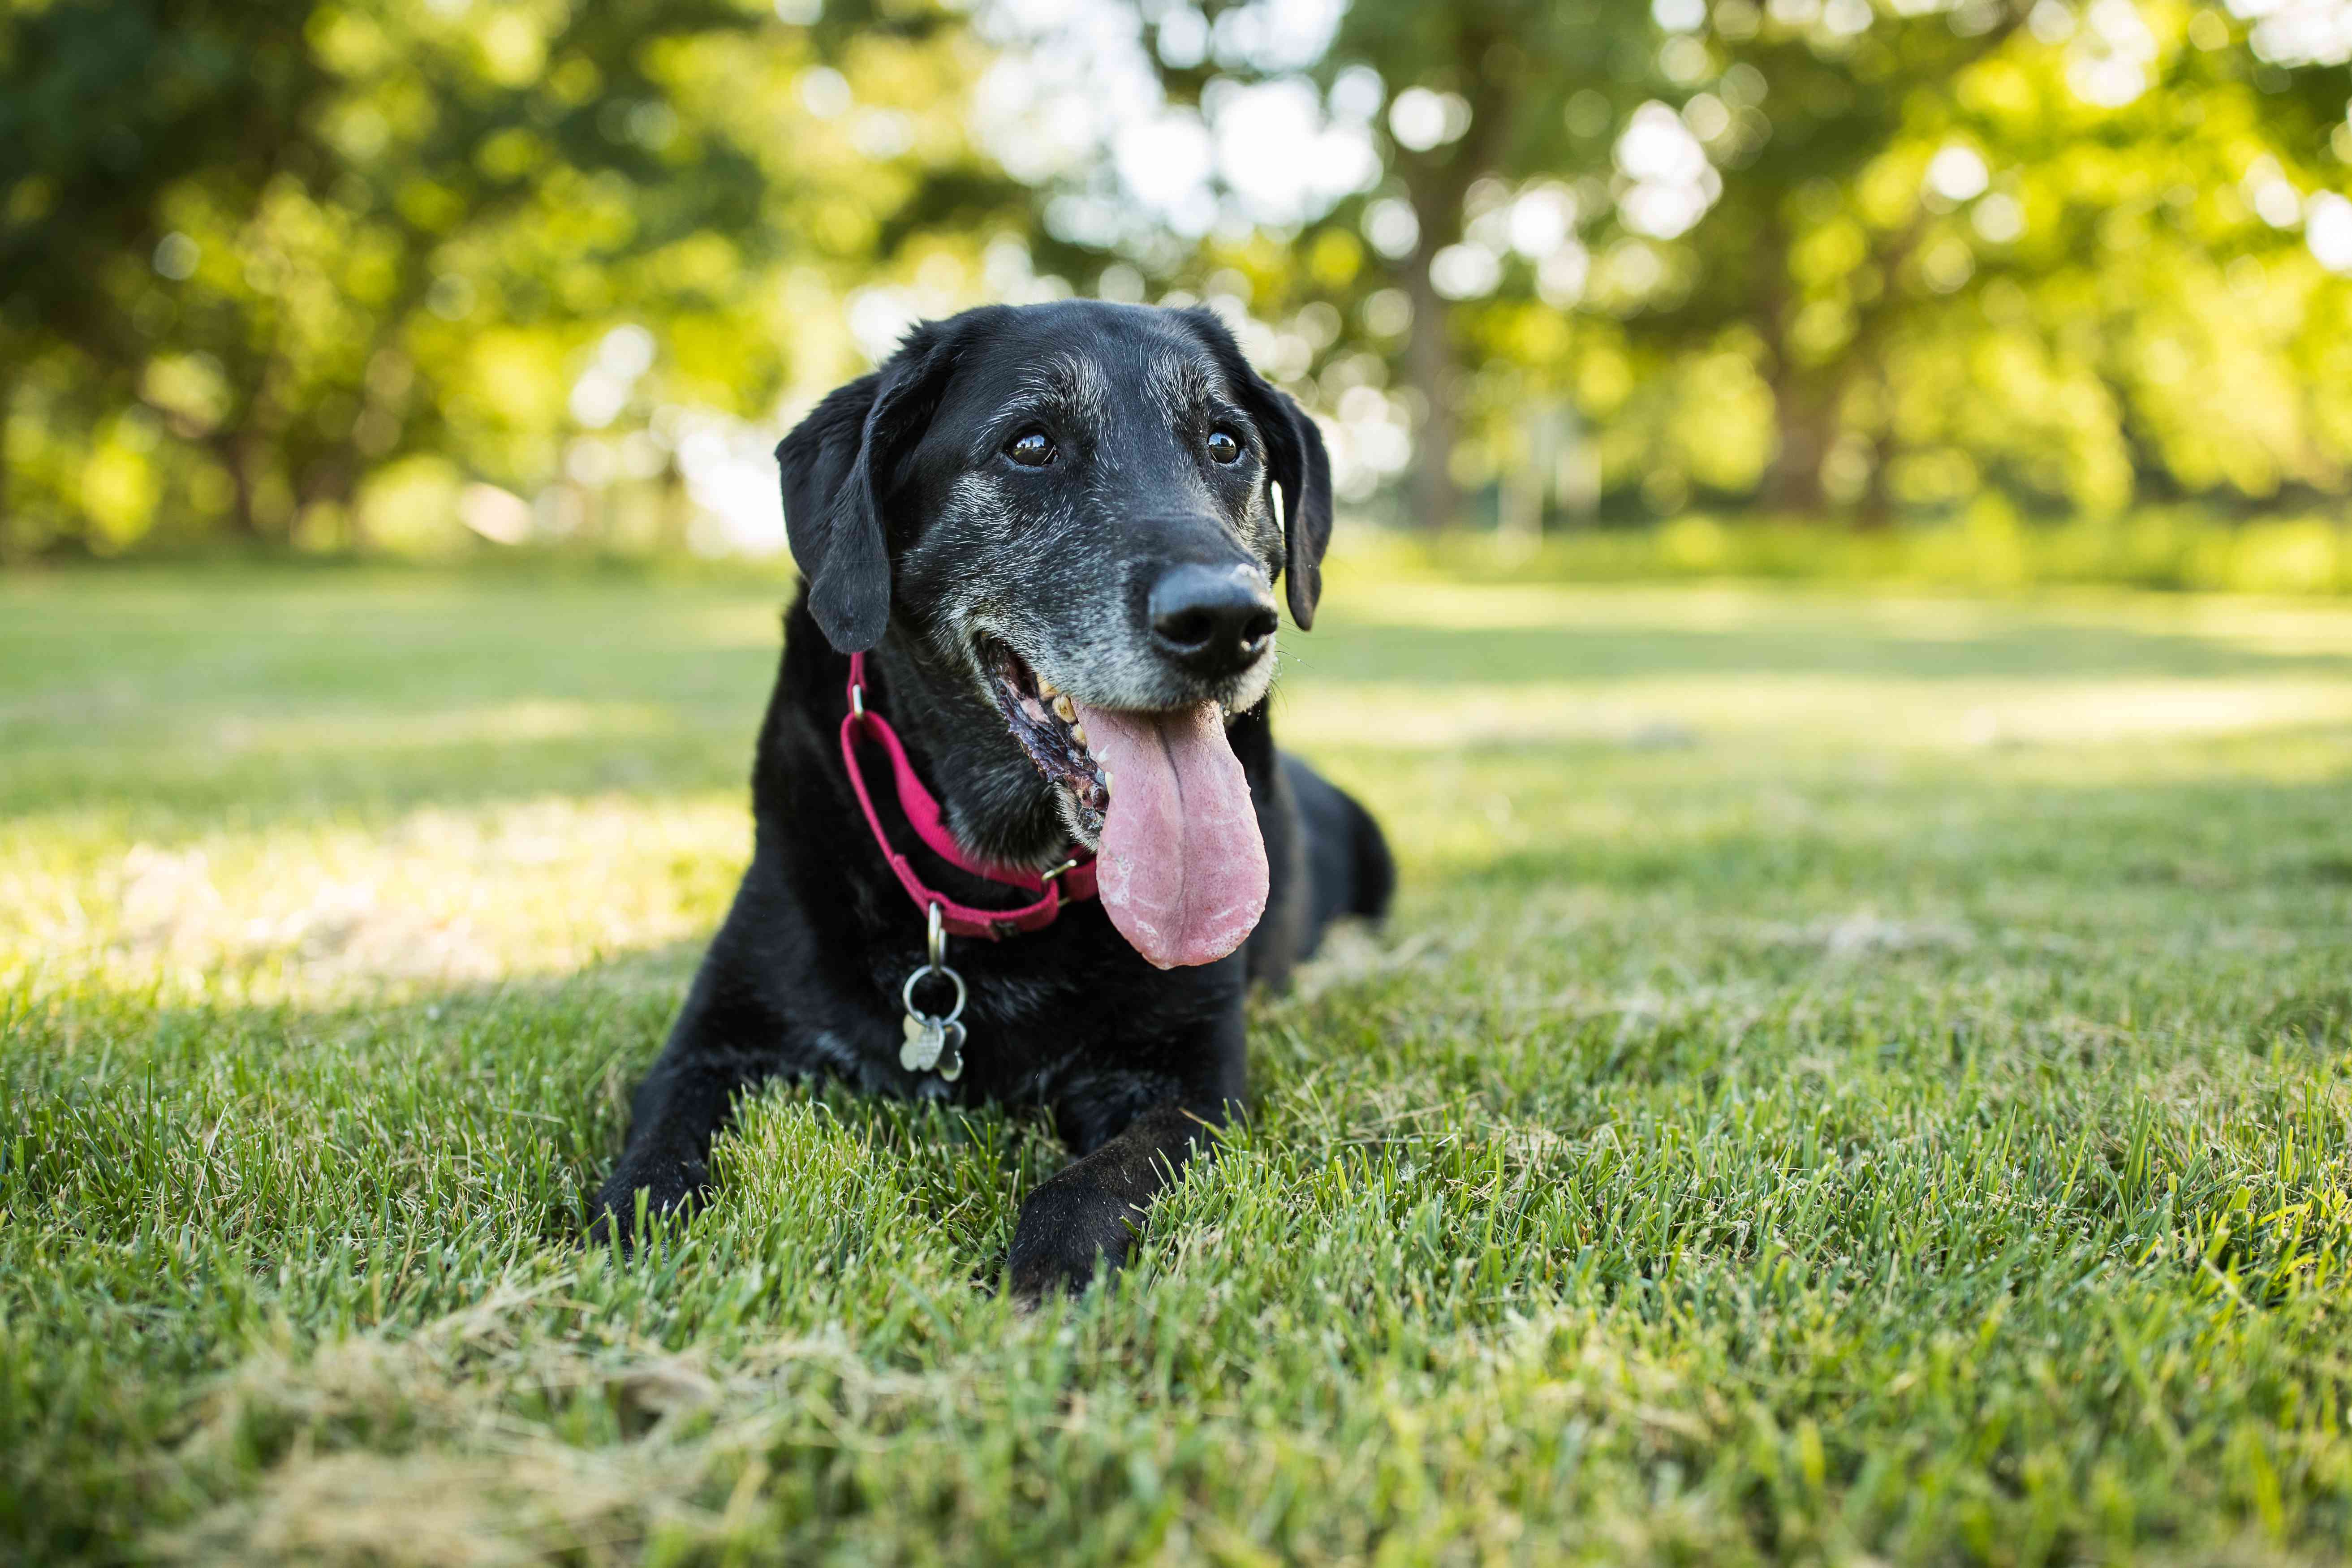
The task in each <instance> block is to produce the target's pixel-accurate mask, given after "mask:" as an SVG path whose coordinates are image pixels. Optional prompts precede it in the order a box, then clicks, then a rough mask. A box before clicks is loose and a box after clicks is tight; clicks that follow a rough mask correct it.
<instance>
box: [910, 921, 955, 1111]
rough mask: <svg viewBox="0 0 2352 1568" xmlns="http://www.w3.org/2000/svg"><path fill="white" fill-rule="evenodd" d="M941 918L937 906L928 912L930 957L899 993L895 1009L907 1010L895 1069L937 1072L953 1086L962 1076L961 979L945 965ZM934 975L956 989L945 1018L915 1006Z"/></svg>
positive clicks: (944, 938) (944, 943) (945, 950)
mask: <svg viewBox="0 0 2352 1568" xmlns="http://www.w3.org/2000/svg"><path fill="white" fill-rule="evenodd" d="M944 925H945V922H944V921H942V920H941V919H940V906H939V905H937V904H936V903H935V904H933V905H932V906H931V908H930V934H929V958H928V960H927V962H925V963H924V964H923V966H922V967H921V968H920V969H918V970H917V971H915V973H912V974H909V975H908V976H907V984H906V986H905V987H904V989H902V990H901V991H900V992H899V993H898V1005H900V1006H902V1007H904V1008H905V1009H906V1010H907V1018H906V1022H905V1023H904V1024H902V1025H901V1026H900V1032H901V1033H902V1034H904V1035H905V1036H906V1043H905V1044H904V1045H901V1046H900V1047H898V1065H899V1066H900V1067H902V1068H906V1069H907V1070H908V1072H936V1073H938V1074H939V1075H940V1077H941V1078H943V1079H947V1081H948V1082H950V1083H953V1082H955V1080H956V1079H960V1078H961V1077H962V1076H963V1026H962V1025H961V1024H959V1023H957V1022H956V1020H957V1019H958V1018H961V1016H963V1003H964V989H963V976H962V975H961V974H958V973H956V972H955V971H954V970H952V969H950V968H949V967H948V964H947V945H948V944H947V932H946V931H945V929H944ZM933 975H937V976H939V977H940V979H942V980H945V981H947V982H948V983H949V984H951V985H953V986H954V987H955V1005H954V1006H952V1007H950V1008H949V1009H948V1014H947V1016H946V1017H944V1018H938V1017H933V1016H931V1015H930V1014H929V1013H926V1012H924V1011H923V1010H922V1009H921V1008H920V1007H918V1006H917V1005H915V987H916V986H917V985H918V984H920V983H921V982H922V981H924V980H926V979H928V978H929V977H931V976H933Z"/></svg>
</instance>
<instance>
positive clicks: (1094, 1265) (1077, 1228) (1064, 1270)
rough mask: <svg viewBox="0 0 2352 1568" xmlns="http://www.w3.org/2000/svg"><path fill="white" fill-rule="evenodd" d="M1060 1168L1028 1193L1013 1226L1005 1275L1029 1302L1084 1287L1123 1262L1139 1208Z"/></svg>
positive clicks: (1140, 1216)
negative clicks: (1071, 1177) (1050, 1179)
mask: <svg viewBox="0 0 2352 1568" xmlns="http://www.w3.org/2000/svg"><path fill="white" fill-rule="evenodd" d="M1078 1174H1079V1173H1076V1172H1065V1173H1063V1175H1061V1176H1056V1177H1055V1178H1054V1180H1052V1181H1050V1182H1047V1183H1046V1184H1045V1185H1044V1186H1041V1187H1039V1188H1038V1189H1037V1190H1036V1191H1035V1192H1034V1193H1032V1194H1029V1201H1028V1202H1027V1203H1025V1204H1024V1205H1021V1218H1020V1220H1019V1221H1018V1222H1017V1223H1015V1225H1014V1226H1013V1250H1012V1252H1011V1254H1010V1255H1009V1256H1008V1257H1007V1258H1006V1260H1005V1275H1006V1279H1007V1283H1008V1284H1009V1285H1010V1287H1011V1289H1012V1291H1013V1295H1014V1296H1016V1297H1018V1298H1020V1299H1021V1300H1024V1301H1027V1302H1032V1303H1034V1302H1036V1301H1039V1300H1044V1299H1045V1297H1046V1296H1048V1295H1051V1294H1052V1293H1054V1292H1055V1291H1057V1290H1067V1291H1069V1292H1071V1293H1072V1294H1076V1292H1078V1291H1081V1290H1084V1289H1086V1288H1087V1286H1088V1285H1090V1284H1092V1283H1093V1282H1094V1281H1095V1279H1096V1278H1097V1276H1098V1275H1101V1274H1108V1273H1112V1272H1116V1271H1117V1270H1118V1268H1119V1267H1120V1266H1121V1265H1123V1264H1125V1263H1126V1261H1127V1255H1128V1250H1129V1247H1131V1246H1133V1244H1134V1241H1135V1235H1136V1228H1137V1226H1139V1225H1140V1224H1141V1223H1142V1220H1143V1211H1142V1210H1141V1209H1139V1208H1137V1207H1135V1206H1133V1205H1130V1204H1129V1203H1128V1202H1127V1201H1126V1200H1125V1199H1123V1198H1121V1197H1120V1196H1118V1194H1113V1193H1107V1192H1104V1191H1102V1190H1100V1189H1099V1188H1097V1187H1095V1186H1093V1185H1092V1184H1089V1183H1087V1182H1085V1181H1084V1180H1078V1181H1066V1178H1067V1177H1070V1176H1075V1175H1078Z"/></svg>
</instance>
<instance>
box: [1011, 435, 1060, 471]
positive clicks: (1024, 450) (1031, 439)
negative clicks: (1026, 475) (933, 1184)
mask: <svg viewBox="0 0 2352 1568" xmlns="http://www.w3.org/2000/svg"><path fill="white" fill-rule="evenodd" d="M1004 455H1005V456H1006V457H1008V458H1012V459H1013V461H1014V462H1016V463H1018V464H1020V465H1021V466H1022V467H1023V468H1044V467H1045V465H1046V464H1048V463H1050V462H1052V461H1053V460H1054V438H1053V437H1050V436H1048V435H1046V434H1045V432H1044V431H1043V430H1024V431H1023V432H1021V434H1020V435H1018V436H1015V437H1013V439H1012V440H1010V441H1008V442H1006V443H1005V445H1004Z"/></svg>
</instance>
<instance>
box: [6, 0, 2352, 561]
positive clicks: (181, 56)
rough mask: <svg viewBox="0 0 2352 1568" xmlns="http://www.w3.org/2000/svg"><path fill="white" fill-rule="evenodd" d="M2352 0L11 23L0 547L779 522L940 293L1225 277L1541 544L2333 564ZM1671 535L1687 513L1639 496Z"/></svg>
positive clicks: (84, 11) (1130, 8)
mask: <svg viewBox="0 0 2352 1568" xmlns="http://www.w3.org/2000/svg"><path fill="white" fill-rule="evenodd" d="M2347 59H2352V5H2347V4H2345V3H2342V0H2230V4H2228V5H2195V4H2184V3H2180V0H2092V3H2090V4H2087V5H2074V4H2069V3H2068V0H2033V3H2032V4H2031V5H2021V4H2017V3H2015V0H1959V3H1958V4H1949V5H1947V4H1937V3H1935V0H1882V3H1877V4H1874V3H1873V0H1770V3H1769V4H1767V5H1760V6H1759V5H1757V4H1754V3H1752V0H1717V3H1715V4H1713V5H1709V4H1707V0H1654V4H1652V5H1646V6H1644V5H1629V4H1622V3H1616V0H1594V3H1592V4H1586V5H1552V4H1533V3H1513V0H1470V3H1466V4H1460V5H1443V6H1433V5H1422V4H1417V3H1407V0H1355V3H1353V4H1347V3H1345V0H1252V3H1248V4H1211V5H1207V6H1205V7H1200V8H1196V7H1195V6H1193V5H1185V4H1171V3H1168V0H1144V3H1142V4H1139V5H1127V4H1120V3H1118V0H973V3H972V4H970V5H957V4H949V5H935V4H929V3H926V0H900V3H894V4H883V5H868V4H863V3H847V4H843V3H827V0H774V3H773V4H772V5H770V4H760V5H753V4H751V3H750V0H687V3H683V4H665V5H649V4H636V3H625V0H577V3H569V4H568V3H566V0H268V3H252V0H238V3H226V0H222V3H215V4H210V5H163V4H160V3H159V0H143V3H141V0H127V3H122V4H113V5H87V4H75V3H69V0H8V3H7V5H6V8H5V12H0V73H5V93H0V279H5V298H0V417H5V459H6V460H5V492H0V557H5V558H10V559H16V560H20V561H21V560H27V559H35V558H40V557H45V556H70V555H76V554H84V553H87V554H99V555H111V554H120V553H123V552H171V553H175V554H185V553H188V552H201V551H207V550H215V549H228V550H235V551H238V552H255V551H261V552H325V553H352V552H364V553H386V554H397V555H411V556H426V557H449V558H459V559H470V558H479V557H488V556H496V555H499V554H500V553H504V552H530V551H539V552H549V551H554V552H584V553H589V554H595V555H622V556H651V555H662V554H670V555H679V556H684V555H687V554H692V555H696V556H702V557H742V558H753V559H757V558H763V557H777V556H779V555H780V554H781V552H782V548H783V531H782V517H781V513H780V510H779V506H778V502H777V500H776V490H775V485H774V480H773V474H772V468H771V465H770V461H769V458H768V456H767V453H768V449H769V447H771V446H772V443H773V441H774V439H775V437H777V435H778V434H779V433H780V432H781V431H782V429H783V428H785V427H787V426H789V425H790V424H791V422H792V421H793V418H794V417H795V416H796V415H797V414H798V413H799V412H800V411H802V410H803V409H804V408H806V407H807V406H808V405H810V404H811V403H812V402H813V401H814V398H815V397H817V396H818V395H821V394H822V393H823V392H824V391H825V390H826V389H827V388H829V387H830V386H832V385H834V384H837V383H838V382H840V381H841V380H843V379H845V378H846V377H849V376H851V375H853V374H856V373H858V372H859V371H861V370H863V369H864V368H866V366H868V365H869V364H871V363H874V361H875V360H876V359H877V358H878V357H879V356H881V355H884V354H886V353H887V352H888V351H889V349H890V347H891V345H892V344H893V342H895V341H896V340H897V338H898V335H899V333H900V332H901V331H903V330H904V329H905V328H906V326H907V325H908V323H909V322H910V321H915V320H917V319H919V318H921V317H926V316H937V315H941V314H945V313H947V312H950V311H952V310H957V309H959V308H961V307H963V306H967V305H971V304H975V303H979V302H982V301H989V300H1040V299H1049V298H1055V297H1060V296H1066V295H1072V294H1078V295H1097V296H1100V297H1103V298H1107V299H1113V300H1158V301H1164V302H1170V303H1183V302H1192V301H1205V302H1206V303H1207V304H1209V305H1210V306H1211V307H1213V309H1215V310H1217V311H1219V312H1220V313H1221V314H1223V316H1224V317H1226V318H1227V319H1228V320H1229V321H1231V322H1232V323H1233V324H1234V327H1235V329H1236V331H1238V332H1239V333H1240V335H1241V337H1242V340H1243V342H1244V344H1245V346H1246V348H1247V350H1248V352H1249V353H1250V355H1251V357H1252V358H1253V359H1254V360H1255V362H1256V363H1257V364H1258V365H1259V366H1260V367H1261V368H1262V369H1263V370H1264V371H1265V373H1266V374H1268V375H1270V376H1272V377H1273V378H1275V379H1276V381H1277V382H1279V383H1280V384H1282V385H1283V386H1284V387H1286V389H1288V390H1289V391H1291V392H1292V393H1293V394H1294V395H1297V397H1299V398H1300V400H1301V401H1302V402H1304V403H1305V404H1307V405H1308V406H1309V407H1310V408H1311V409H1312V410H1313V411H1314V412H1315V414H1316V415H1317V416H1318V418H1319V419H1320V420H1321V422H1322V424H1323V427H1324V430H1325V432H1326V435H1327V437H1328V441H1329V443H1330V446H1331V448H1332V451H1333V454H1334V458H1335V461H1336V469H1337V476H1338V483H1339V489H1340V492H1341V495H1342V498H1343V500H1344V502H1345V505H1346V507H1347V509H1348V510H1349V512H1350V514H1351V516H1352V517H1353V518H1354V519H1355V520H1356V521H1358V522H1360V523H1370V524H1381V525H1386V526H1388V527H1390V528H1392V529H1397V530H1428V531H1451V532H1449V533H1448V534H1446V535H1445V537H1448V538H1451V537H1453V536H1454V534H1459V535H1460V536H1461V538H1462V540H1463V541H1464V543H1463V545H1462V548H1465V549H1467V548H1468V547H1469V546H1468V543H1467V542H1468V541H1469V540H1470V538H1471V537H1472V536H1474V535H1479V534H1484V535H1486V539H1485V541H1484V542H1481V543H1480V544H1479V545H1478V546H1477V549H1478V551H1479V552H1483V553H1482V554H1480V556H1479V559H1489V558H1491V559H1494V560H1498V561H1500V562H1502V563H1504V564H1505V565H1506V566H1507V567H1509V568H1511V569H1515V570H1524V569H1532V568H1531V567H1530V566H1528V564H1527V563H1528V558H1530V557H1538V558H1539V559H1540V560H1541V561H1543V562H1546V563H1549V564H1550V565H1551V566H1552V567H1554V568H1555V569H1556V570H1558V571H1559V572H1560V573H1562V574H1571V575H1585V576H1591V575H1625V574H1675V573H1681V574H1694V573H1695V574H1717V573H1723V572H1743V571H1744V572H1750V573H1756V572H1762V573H1771V574H1788V573H1832V574H1849V573H1855V572H1861V573H1874V574H1885V573H1893V574H1902V575H1910V576H1913V577H1919V578H1925V579H1930V580H1949V579H1953V578H1960V579H1970V578H1973V579H1980V580H1989V581H1991V582H1994V583H2003V582H2011V581H2017V580H2031V579H2040V578H2058V579H2081V578H2095V579H2096V578H2104V579H2114V580H2122V581H2131V582H2140V583H2146V584H2170V585H2192V586H2195V585H2203V586H2230V587H2244V588H2265V589H2282V590H2302V591H2310V590H2322V591H2324V590H2330V589H2336V588H2340V587H2342V586H2345V585H2347V584H2352V546H2347V539H2346V534H2345V532H2344V530H2343V527H2342V523H2341V518H2342V516H2343V510H2342V502H2343V498H2344V495H2345V493H2346V490H2347V484H2352V199H2347V181H2352V120H2347V97H2348V96H2352V76H2347ZM1660 525H1664V526H1660Z"/></svg>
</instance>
